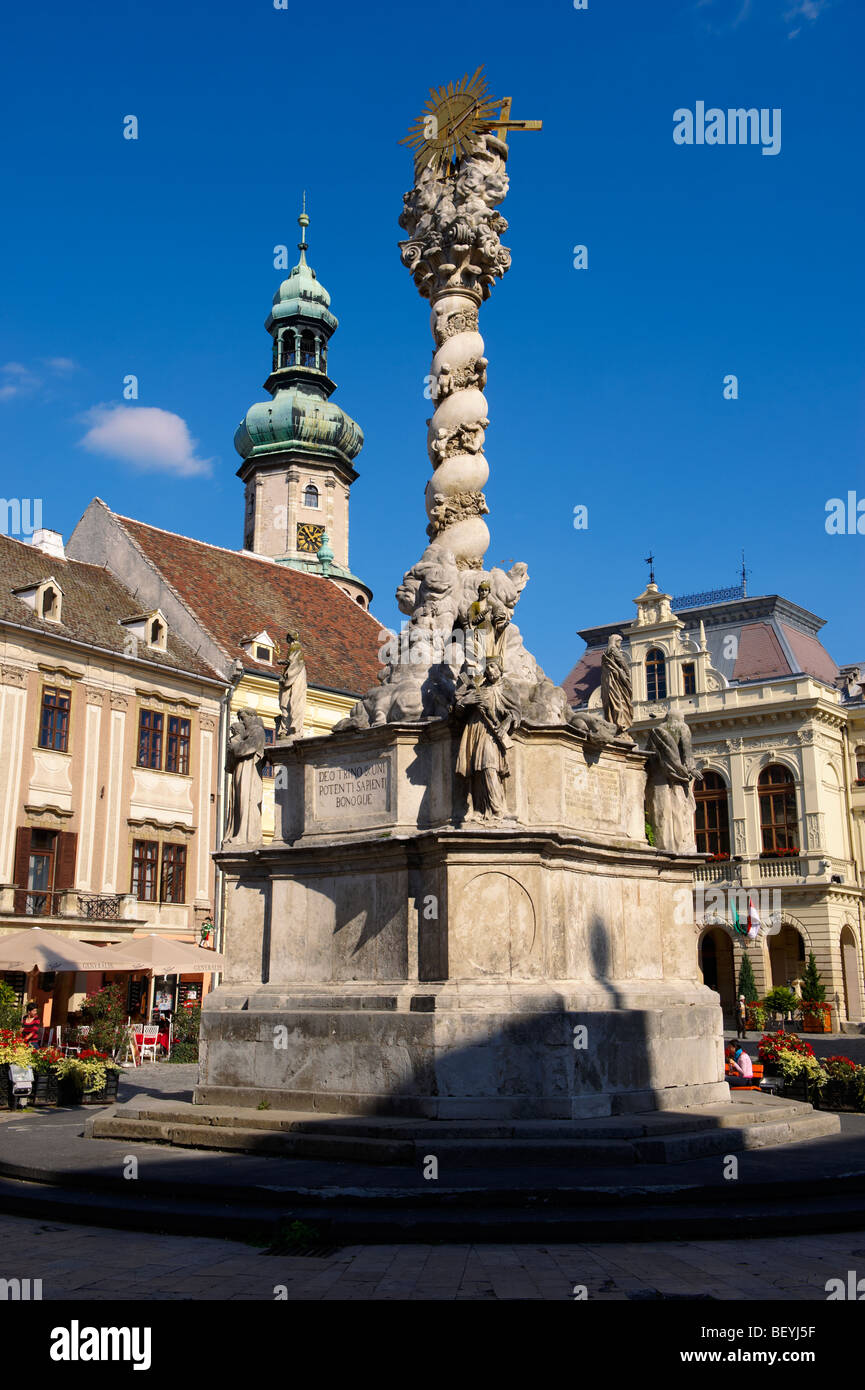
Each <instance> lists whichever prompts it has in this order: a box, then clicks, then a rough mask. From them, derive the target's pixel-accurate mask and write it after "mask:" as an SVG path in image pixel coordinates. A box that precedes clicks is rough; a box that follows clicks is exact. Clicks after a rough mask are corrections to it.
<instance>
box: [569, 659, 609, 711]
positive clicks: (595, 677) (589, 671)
mask: <svg viewBox="0 0 865 1390" xmlns="http://www.w3.org/2000/svg"><path fill="white" fill-rule="evenodd" d="M603 655H604V648H603V647H596V648H594V650H591V649H590V650H589V651H585V652H583V654H582V656H581V657H580V659H579V661H578V662H577V664H576V666H575V667H574V669H573V670H572V671H571V672H570V674H569V675H567V676H565V679H564V680H563V681H562V689H563V690H564V692H565V694H566V695H567V697H568V700H569V702H570V703H571V704H572V705H577V706H582V705H586V704H588V701H589V696H590V695H591V694H592V692H593V691H594V690H596V689H597V688H598V686H599V685H600V683H601V657H602V656H603Z"/></svg>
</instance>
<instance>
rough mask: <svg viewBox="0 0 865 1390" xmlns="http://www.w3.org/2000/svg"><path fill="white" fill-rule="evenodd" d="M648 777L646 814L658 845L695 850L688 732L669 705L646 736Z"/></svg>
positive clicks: (693, 765) (693, 774) (686, 851)
mask: <svg viewBox="0 0 865 1390" xmlns="http://www.w3.org/2000/svg"><path fill="white" fill-rule="evenodd" d="M646 751H647V752H648V754H649V758H648V762H647V771H648V774H649V776H648V781H647V784H646V815H647V817H648V820H649V822H650V824H651V826H652V828H653V830H654V834H655V844H656V845H657V847H658V849H665V850H674V851H676V852H677V853H679V854H695V853H696V850H697V842H696V836H695V832H694V812H695V810H696V802H695V799H694V790H693V784H694V779H695V778H696V777H698V776H699V769H698V767H697V764H696V763H695V761H694V755H693V749H692V744H691V734H690V730H689V729H688V726H687V724H686V723H685V721H684V719H682V718H681V717H680V716H679V715H678V714H676V712H675V710H674V709H672V707H671V708H670V709H669V710H668V711H667V713H666V715H665V717H664V718H663V719H662V720H661V721H660V722H659V723H657V724H655V725H653V727H652V728H651V729H650V730H649V733H648V736H647V739H646Z"/></svg>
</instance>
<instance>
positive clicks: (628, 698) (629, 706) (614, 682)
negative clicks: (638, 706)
mask: <svg viewBox="0 0 865 1390" xmlns="http://www.w3.org/2000/svg"><path fill="white" fill-rule="evenodd" d="M601 703H602V705H603V709H604V718H605V719H606V720H608V721H609V723H610V724H614V725H615V726H616V730H617V732H618V733H626V732H627V731H628V729H630V727H631V725H632V724H633V722H634V694H633V687H632V684H631V668H630V666H629V664H628V662H627V660H626V659H625V656H624V654H623V652H622V638H621V634H620V633H618V632H614V633H613V634H612V636H611V637H610V640H609V642H608V643H607V650H606V651H605V652H604V655H603V656H602V657H601Z"/></svg>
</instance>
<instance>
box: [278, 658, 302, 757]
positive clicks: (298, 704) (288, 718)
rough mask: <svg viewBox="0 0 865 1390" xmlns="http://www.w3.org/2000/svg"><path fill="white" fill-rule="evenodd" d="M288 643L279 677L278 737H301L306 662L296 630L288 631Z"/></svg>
mask: <svg viewBox="0 0 865 1390" xmlns="http://www.w3.org/2000/svg"><path fill="white" fill-rule="evenodd" d="M285 640H286V642H287V643H288V651H287V652H286V656H285V661H284V663H283V667H282V675H281V676H280V678H279V714H278V715H277V717H276V737H277V738H300V737H301V736H302V734H303V719H304V715H305V713H306V662H305V661H304V659H303V648H302V647H301V645H300V637H299V636H298V634H297V633H296V632H287V633H286V634H285Z"/></svg>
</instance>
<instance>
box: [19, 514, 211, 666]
mask: <svg viewBox="0 0 865 1390" xmlns="http://www.w3.org/2000/svg"><path fill="white" fill-rule="evenodd" d="M52 577H53V578H54V579H55V580H56V581H57V583H58V584H59V585H60V588H61V589H62V591H63V599H62V604H61V610H60V619H61V620H60V622H50V621H48V620H46V619H45V618H41V617H39V615H38V614H37V613H36V611H35V609H33V608H30V607H29V605H28V604H26V603H24V602H23V600H22V599H21V598H19V597H16V596H15V594H14V593H13V592H12V591H13V589H19V590H20V589H24V588H27V587H28V586H30V585H36V584H41V582H42V580H43V579H50V578H52ZM140 610H141V603H140V601H136V600H135V598H134V597H133V595H132V594H131V593H129V591H128V590H127V589H125V588H124V587H123V585H122V584H121V583H120V581H119V579H115V577H114V575H113V574H112V573H111V572H110V570H107V569H103V568H102V567H101V566H99V565H88V564H86V563H84V562H83V561H81V560H71V559H64V560H61V559H58V558H57V556H55V555H47V554H46V553H45V552H44V551H43V550H37V549H36V548H35V547H34V546H32V545H28V544H27V543H26V542H24V541H19V540H14V539H13V538H12V537H11V536H4V535H0V623H2V622H8V623H14V624H16V625H17V626H18V627H26V628H29V629H31V630H32V631H34V632H38V633H41V634H43V635H44V636H46V637H54V638H60V639H63V638H67V639H71V640H73V641H76V642H83V643H86V645H87V646H89V647H101V648H103V649H104V650H107V651H110V652H116V653H117V654H118V655H122V654H124V653H125V650H126V645H125V644H126V643H127V642H128V636H129V634H128V632H127V630H126V628H124V627H122V626H121V623H122V622H123V621H127V620H128V619H129V618H133V617H135V616H136V615H138V614H140ZM166 646H167V650H166V651H164V652H162V651H157V650H154V649H153V648H150V647H147V646H145V645H142V646H141V647H140V648H139V655H140V657H141V659H142V660H143V661H147V662H151V663H153V664H154V665H155V666H164V667H165V668H166V669H172V668H173V669H175V670H180V671H184V672H189V673H192V674H194V675H198V676H205V677H207V678H209V679H210V680H216V679H217V677H218V673H217V672H216V671H214V670H213V668H212V667H211V666H209V665H208V663H207V662H206V661H203V660H202V658H201V657H200V656H196V655H195V653H194V652H193V651H192V650H191V648H189V647H188V646H187V644H186V643H185V642H184V641H183V640H182V639H181V638H180V637H178V636H176V635H175V634H173V633H172V631H171V628H170V626H169V629H168V637H167V642H166Z"/></svg>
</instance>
